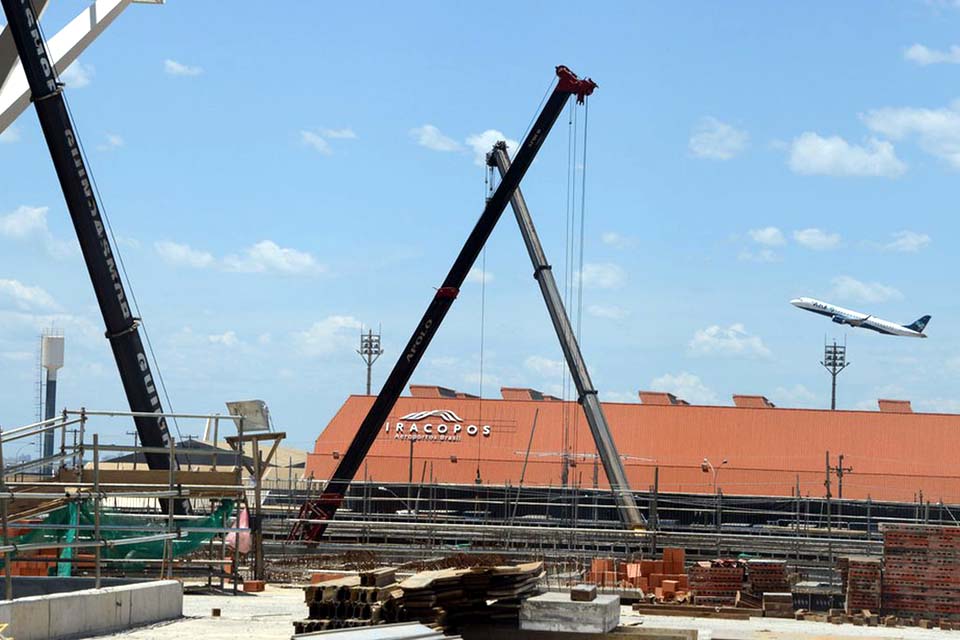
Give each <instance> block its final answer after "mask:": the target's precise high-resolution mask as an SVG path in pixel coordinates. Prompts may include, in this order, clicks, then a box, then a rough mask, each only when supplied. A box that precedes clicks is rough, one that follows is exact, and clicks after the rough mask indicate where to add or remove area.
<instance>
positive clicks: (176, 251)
mask: <svg viewBox="0 0 960 640" xmlns="http://www.w3.org/2000/svg"><path fill="white" fill-rule="evenodd" d="M153 248H154V249H155V250H156V252H157V254H159V255H160V257H161V258H162V259H163V261H164V262H167V263H168V264H172V265H174V266H178V267H192V268H194V269H203V268H205V267H211V266H213V265H214V263H215V262H216V259H215V258H214V257H213V254H211V253H208V252H206V251H200V250H198V249H194V248H192V247H190V246H189V245H186V244H180V243H178V242H169V241H166V240H165V241H161V242H155V243H154V244H153Z"/></svg>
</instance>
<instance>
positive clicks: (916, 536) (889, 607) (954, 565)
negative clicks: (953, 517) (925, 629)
mask: <svg viewBox="0 0 960 640" xmlns="http://www.w3.org/2000/svg"><path fill="white" fill-rule="evenodd" d="M882 531H883V561H884V570H883V594H882V595H883V597H882V605H883V607H882V608H883V611H884V612H885V613H891V614H895V615H897V616H901V617H917V618H923V619H925V620H940V619H943V620H960V528H958V527H942V526H933V525H907V524H903V525H901V524H897V525H893V524H890V525H884V526H883V527H882ZM851 571H852V570H851ZM849 579H851V578H848V580H849Z"/></svg>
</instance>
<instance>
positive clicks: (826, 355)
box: [820, 340, 850, 411]
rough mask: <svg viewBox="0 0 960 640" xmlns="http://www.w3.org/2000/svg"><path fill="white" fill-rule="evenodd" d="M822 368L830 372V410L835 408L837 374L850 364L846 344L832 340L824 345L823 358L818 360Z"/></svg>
mask: <svg viewBox="0 0 960 640" xmlns="http://www.w3.org/2000/svg"><path fill="white" fill-rule="evenodd" d="M820 364H821V365H823V368H824V369H826V370H827V372H828V373H829V374H830V410H831V411H835V410H836V408H837V376H838V375H839V374H840V372H841V371H843V370H844V369H846V368H847V367H849V366H850V363H849V362H847V345H846V344H843V345H838V344H837V341H836V340H834V341H833V344H832V345H830V344H828V345H824V347H823V360H821V361H820Z"/></svg>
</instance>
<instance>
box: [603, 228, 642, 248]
mask: <svg viewBox="0 0 960 640" xmlns="http://www.w3.org/2000/svg"><path fill="white" fill-rule="evenodd" d="M600 240H601V241H602V242H603V244H605V245H608V246H611V247H614V248H616V249H628V248H630V247H632V246H633V245H634V244H636V242H635V241H634V239H633V238H630V237H627V236H624V235H621V234H619V233H617V232H616V231H606V232H604V233H603V235H601V236H600Z"/></svg>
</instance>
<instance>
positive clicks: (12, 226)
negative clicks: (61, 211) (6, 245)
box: [0, 206, 76, 258]
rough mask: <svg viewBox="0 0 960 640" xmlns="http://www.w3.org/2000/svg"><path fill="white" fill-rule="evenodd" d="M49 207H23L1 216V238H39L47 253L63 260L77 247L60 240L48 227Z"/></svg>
mask: <svg viewBox="0 0 960 640" xmlns="http://www.w3.org/2000/svg"><path fill="white" fill-rule="evenodd" d="M47 211H48V209H47V207H27V206H21V207H17V208H16V209H14V210H13V211H12V212H10V213H8V214H5V215H0V236H4V237H7V238H13V239H16V240H26V239H30V238H38V239H40V241H41V242H42V243H43V245H44V247H45V249H46V250H47V253H49V254H50V255H51V256H53V257H55V258H62V257H64V256H67V255H70V254H72V253H73V252H75V251H76V247H75V246H74V245H73V244H72V243H69V242H66V241H64V240H58V239H56V238H54V237H53V234H52V233H50V229H49V228H48V226H47Z"/></svg>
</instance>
